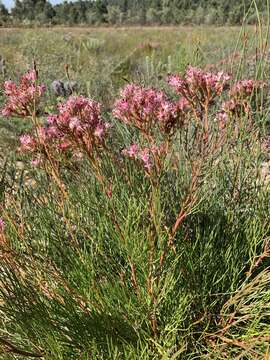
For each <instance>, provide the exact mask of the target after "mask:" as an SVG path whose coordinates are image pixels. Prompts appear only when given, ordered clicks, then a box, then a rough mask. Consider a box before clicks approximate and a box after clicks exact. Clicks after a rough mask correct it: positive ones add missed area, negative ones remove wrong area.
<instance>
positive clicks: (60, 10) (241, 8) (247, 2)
mask: <svg viewBox="0 0 270 360" xmlns="http://www.w3.org/2000/svg"><path fill="white" fill-rule="evenodd" d="M267 8H268V5H267V1H264V0H256V1H255V0H243V1H240V2H236V1H234V0H215V1H213V0H199V1H195V0H186V1H175V0H162V1H161V0H136V1H134V0H98V1H94V0H79V1H75V2H68V1H64V2H63V3H61V4H57V5H54V6H52V5H51V3H50V2H49V1H47V0H38V1H37V0H16V1H15V4H14V7H13V8H12V9H11V13H10V15H9V13H8V11H7V10H6V8H5V7H4V6H3V5H1V11H0V15H1V13H2V14H3V15H2V16H1V21H2V23H3V24H5V23H9V24H12V23H13V24H15V25H18V24H29V23H30V24H31V23H32V24H35V23H37V24H40V23H41V24H52V25H54V24H68V25H76V24H90V25H93V24H96V25H99V24H110V25H121V24H139V25H143V24H147V25H155V24H158V25H160V24H164V25H167V24H175V25H177V24H208V25H209V24H215V25H221V24H230V25H237V24H241V23H242V20H243V15H244V14H245V15H246V16H247V22H248V23H251V24H253V23H255V21H256V18H254V16H253V14H254V11H255V9H258V10H259V11H260V12H261V13H262V14H264V16H265V18H267V12H268V11H267Z"/></svg>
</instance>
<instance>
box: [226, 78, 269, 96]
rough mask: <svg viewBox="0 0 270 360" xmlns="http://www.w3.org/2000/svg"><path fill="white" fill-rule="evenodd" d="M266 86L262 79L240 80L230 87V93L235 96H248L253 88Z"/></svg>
mask: <svg viewBox="0 0 270 360" xmlns="http://www.w3.org/2000/svg"><path fill="white" fill-rule="evenodd" d="M265 86H266V83H265V82H264V81H256V80H240V81H238V82H237V83H236V84H235V85H234V86H233V87H232V89H231V91H230V95H231V96H232V97H235V98H246V97H250V96H251V95H252V93H253V92H254V91H255V90H258V89H262V88H263V87H265Z"/></svg>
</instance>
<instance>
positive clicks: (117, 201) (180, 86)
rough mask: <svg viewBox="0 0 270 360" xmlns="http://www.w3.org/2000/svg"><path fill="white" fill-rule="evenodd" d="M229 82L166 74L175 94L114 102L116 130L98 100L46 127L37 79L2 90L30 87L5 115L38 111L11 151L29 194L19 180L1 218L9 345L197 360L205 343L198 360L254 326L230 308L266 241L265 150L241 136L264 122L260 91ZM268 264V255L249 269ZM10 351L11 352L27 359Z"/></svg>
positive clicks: (137, 89) (68, 353) (1, 287)
mask: <svg viewBox="0 0 270 360" xmlns="http://www.w3.org/2000/svg"><path fill="white" fill-rule="evenodd" d="M30 74H32V75H30ZM229 80H230V77H229V76H228V75H226V74H225V73H223V72H219V73H210V72H205V71H204V70H202V69H197V68H193V67H189V68H188V69H187V72H186V73H185V74H184V75H183V76H180V75H171V76H170V77H169V79H168V82H169V85H171V86H172V87H173V89H174V90H176V91H175V92H176V94H174V95H173V96H172V97H170V95H168V94H167V93H166V92H165V91H161V90H158V89H153V88H144V87H142V86H139V85H135V84H131V85H128V86H127V87H126V88H125V89H123V90H122V91H121V93H120V98H119V99H118V100H116V102H115V104H114V108H113V111H112V114H111V115H113V117H114V118H115V119H116V121H117V120H118V121H119V128H118V127H117V126H115V127H114V129H112V130H113V131H109V129H110V127H111V125H110V123H107V122H106V121H105V120H104V116H103V115H102V108H101V104H99V103H98V102H96V101H95V100H93V99H89V98H86V97H84V96H70V97H68V98H67V99H66V100H65V101H63V102H62V103H59V104H58V105H57V107H56V109H55V111H52V113H50V114H49V115H47V116H46V118H45V117H44V118H43V117H42V116H41V115H40V114H43V113H42V111H41V112H37V111H36V109H37V108H36V106H37V105H40V102H39V101H40V97H41V95H42V93H43V87H42V85H38V84H37V77H36V73H35V72H33V71H30V72H29V73H28V74H27V75H25V76H24V77H23V78H22V81H21V83H20V85H18V86H17V85H15V84H13V83H12V84H13V85H12V86H11V85H9V86H10V87H11V88H12V89H13V88H14V89H16V91H19V90H18V89H19V88H20V89H21V88H23V86H22V84H24V86H25V89H24V91H25V96H24V97H23V99H20V97H18V99H17V97H16V96H15V93H16V91H15V90H12V91H6V95H7V98H8V99H7V104H6V105H5V108H4V112H3V113H4V114H6V115H8V116H9V115H11V114H12V116H16V114H17V116H20V117H22V116H23V117H27V118H28V117H29V116H31V117H32V120H33V121H32V123H33V130H32V131H31V132H30V133H28V134H24V135H22V136H21V137H20V148H19V149H20V151H21V152H22V153H25V154H27V155H28V156H29V157H30V158H31V160H32V161H31V164H32V165H33V166H37V165H39V167H38V169H37V170H36V171H35V170H34V171H31V174H32V173H33V174H34V176H36V177H37V182H36V184H35V185H34V186H33V187H31V186H29V187H28V186H26V187H25V188H24V186H23V185H22V191H18V192H16V194H15V195H14V196H15V198H14V199H15V201H13V199H12V201H10V202H9V203H8V206H6V205H5V204H3V206H1V209H0V210H1V214H2V213H3V218H4V219H5V221H6V225H5V223H4V221H2V220H1V219H0V258H1V264H0V270H1V273H2V274H3V275H1V276H0V294H1V296H3V298H4V299H5V300H4V301H3V302H1V299H0V303H1V313H4V314H7V319H8V321H7V329H8V330H7V331H9V332H10V333H11V332H12V331H13V329H14V326H15V327H16V331H15V335H16V336H14V338H13V340H14V342H15V343H16V342H18V341H19V340H18V339H23V342H24V341H25V339H26V340H29V341H28V342H27V345H28V348H29V349H28V350H29V351H24V352H18V351H17V353H18V354H30V355H29V356H33V357H43V356H45V357H48V359H49V358H50V356H51V354H53V355H54V351H55V349H58V348H59V349H61V350H60V352H61V356H59V358H70V357H72V358H74V359H79V358H85V359H88V357H89V356H90V357H91V358H97V359H99V358H100V359H103V358H104V359H107V358H108V359H110V358H114V359H116V358H117V359H118V358H119V359H120V358H130V359H132V358H137V357H138V356H140V355H141V354H143V355H142V356H143V358H145V359H148V353H149V354H150V355H149V356H150V357H151V358H153V359H154V358H155V359H159V358H160V356H163V354H164V358H170V357H174V358H178V357H179V356H180V357H183V358H185V355H187V356H186V357H187V358H193V357H194V356H197V353H196V352H197V347H198V346H199V345H198V344H200V342H198V338H199V336H200V337H201V338H202V340H200V341H201V342H202V344H201V345H200V346H201V348H202V351H201V353H202V354H204V355H206V356H207V355H208V354H207V351H208V350H207V346H208V345H207V346H206V345H205V344H208V343H209V344H210V348H211V347H212V346H213V347H214V345H215V343H218V342H219V341H220V339H221V338H222V339H223V337H224V336H225V335H224V334H228V333H230V332H231V338H229V340H228V343H229V344H231V342H230V341H234V340H231V339H235V332H234V330H232V329H231V327H233V326H234V325H235V326H236V324H238V316H242V315H243V316H242V320H241V324H240V326H241V327H242V329H244V327H245V326H246V323H247V322H248V321H250V322H251V323H252V326H254V321H253V317H252V316H253V315H254V314H255V315H254V317H257V310H256V311H254V312H252V314H251V315H252V316H251V317H250V318H248V319H247V317H246V314H247V311H249V310H248V309H246V308H243V312H242V313H241V314H238V312H237V311H238V310H237V309H238V307H237V308H234V306H233V304H232V302H230V301H228V307H227V309H226V308H225V310H226V311H227V312H228V317H227V318H226V317H224V315H223V314H224V308H223V305H224V303H225V300H224V299H226V301H227V300H228V299H229V296H230V294H232V295H233V296H235V291H234V290H235V289H237V288H238V286H239V283H240V282H241V281H242V280H243V278H244V277H245V273H244V272H243V271H246V270H247V269H248V268H247V264H248V262H249V261H250V254H251V253H255V252H256V251H257V248H259V246H260V243H259V241H261V239H263V241H264V239H265V236H266V234H268V232H269V219H268V212H269V211H268V210H269V203H268V202H269V201H268V199H269V197H268V196H265V194H263V196H260V192H259V191H258V189H259V188H258V187H257V185H256V184H255V181H254V178H256V174H255V173H256V169H254V163H255V162H256V161H254V159H257V158H256V156H257V155H254V153H255V152H256V151H258V152H259V151H260V150H258V148H259V147H258V146H257V145H258V144H257V142H256V141H257V138H256V136H254V137H252V136H250V131H252V130H253V129H255V131H254V134H255V133H256V131H257V128H255V123H254V122H249V121H246V120H250V119H252V115H253V113H252V111H249V112H248V113H246V112H245V109H250V110H251V109H252V106H254V103H253V96H252V95H253V92H254V91H257V90H258V91H259V90H260V89H262V88H263V87H264V85H263V84H262V83H260V82H258V83H257V82H254V81H252V80H248V81H246V80H243V81H240V82H237V83H236V84H235V85H233V86H231V87H230V85H229ZM54 85H55V86H56V87H58V88H57V89H56V90H57V91H58V94H61V95H66V96H67V95H68V94H67V93H64V92H63V88H64V85H63V84H60V83H55V84H54ZM5 86H6V85H5ZM9 86H8V87H9ZM8 87H7V88H8ZM27 89H28V90H29V89H30V92H29V93H28V90H27ZM31 89H32V90H31ZM20 91H21V90H20ZM57 91H55V92H56V93H57ZM31 94H32V95H31ZM33 94H34V95H33ZM7 108H8V109H9V111H7V110H5V109H7ZM242 113H244V115H242ZM239 120H241V121H242V124H243V125H242V127H241V126H240V123H241V122H240V121H239ZM247 123H249V125H250V124H251V127H249V128H248V131H246V132H245V130H246V128H245V126H246V124H247ZM123 124H125V126H122V125H123ZM252 126H254V127H252ZM117 129H120V131H119V132H117ZM130 129H131V131H129V130H130ZM232 130H233V131H232ZM234 130H236V131H234ZM240 131H242V132H243V134H244V136H243V138H244V141H242V138H241V137H239V136H238V135H239V132H240ZM252 134H253V133H252ZM224 139H225V140H224ZM226 140H228V141H227V142H226ZM254 143H255V145H256V146H253V145H254ZM245 147H246V148H247V149H248V151H244V150H243V149H244V148H245ZM264 147H265V149H266V150H267V151H268V150H269V139H268V140H266V142H265V144H264ZM250 149H251V150H252V151H250ZM78 159H80V160H81V159H87V160H89V161H80V162H79V161H77V160H78ZM70 165H72V166H70ZM89 165H90V166H89ZM40 168H41V171H40ZM73 170H75V171H73ZM76 170H79V171H76ZM44 172H45V173H46V174H47V175H49V178H50V180H53V181H48V178H47V176H43V175H44ZM254 174H255V175H254ZM40 175H42V176H40ZM253 175H254V176H253ZM55 185H57V186H55ZM24 189H25V190H26V191H25V192H24ZM250 194H251V195H250ZM20 196H21V197H20ZM14 213H15V215H16V216H14ZM258 224H259V225H258ZM5 227H6V228H5ZM253 234H254V236H253ZM9 237H10V238H11V239H9ZM254 239H255V240H254ZM258 239H259V240H258ZM252 241H253V242H254V244H255V245H254V246H253V244H251V243H252ZM254 249H255V250H254ZM266 257H269V251H268V249H267V248H266V250H265V253H264V254H263V256H262V257H260V258H258V259H257V258H256V259H255V261H254V262H253V264H252V267H253V268H254V269H256V271H257V270H258V269H259V265H260V266H261V265H262V262H263V259H264V258H266ZM252 267H251V268H252ZM2 269H3V271H2ZM243 269H244V270H243ZM251 273H252V271H251ZM6 274H7V275H6ZM252 274H253V273H252ZM254 275H255V273H254ZM255 276H256V275H255ZM252 279H254V278H253V277H252ZM248 281H249V279H247V282H246V283H247V284H248ZM248 285H249V284H248ZM267 288H269V281H268V282H267ZM29 289H30V290H29ZM240 291H242V289H241V288H240ZM258 291H259V292H260V291H261V287H259V290H258ZM267 291H268V290H267ZM268 292H269V291H268ZM17 298H18V300H17ZM259 299H261V296H260V297H259ZM229 300H230V299H229ZM251 302H252V299H251V300H250V299H247V301H246V302H245V303H243V304H242V305H243V306H244V307H250V306H251V305H250V304H251ZM266 303H269V301H268V299H267V301H266ZM242 305H241V306H242ZM254 308H255V307H254ZM267 309H268V308H266V307H263V310H262V313H263V314H264V313H265V311H266V310H267ZM268 310H269V309H268ZM268 310H267V311H268ZM268 312H269V311H268ZM40 319H41V321H40ZM11 320H12V321H11ZM17 323H18V326H17ZM256 323H257V322H256ZM261 328H262V327H261V323H260V327H259V331H261ZM263 328H264V325H263ZM18 329H19V330H18ZM36 329H37V330H38V331H36ZM184 329H187V330H186V331H185V330H184ZM209 329H210V330H211V331H209ZM252 329H253V327H252ZM241 331H242V330H241ZM17 333H18V334H19V335H21V334H23V335H22V336H17ZM243 333H244V330H243ZM48 334H49V336H48ZM51 334H53V336H51ZM194 334H196V335H194ZM221 334H222V336H221ZM241 334H242V333H241ZM54 335H55V336H54ZM223 335H224V336H223ZM245 335H246V334H245ZM251 336H252V339H251V340H252V341H251V343H252V344H254V332H251ZM44 339H45V340H44ZM164 339H165V340H164ZM222 339H221V340H222ZM243 339H246V338H244V336H242V335H241V341H242V340H243ZM255 340H256V339H255ZM225 343H226V341H225ZM0 344H1V335H0ZM33 344H38V346H37V345H36V346H34V345H33ZM89 344H90V345H89ZM92 344H94V345H92ZM118 344H119V345H118ZM145 344H146V346H149V347H148V348H147V351H145V349H144V350H143V351H144V352H143V351H141V350H138V349H140V347H143V346H145ZM187 344H190V345H188V346H187ZM192 344H195V347H196V349H195V347H192V346H193V345H192ZM238 344H239V343H237V345H238ZM240 344H241V345H242V344H243V341H242V342H241V343H240ZM12 345H13V344H12V343H11V346H8V345H6V344H5V346H7V349H8V351H9V350H10V351H14V349H15V350H18V349H19V350H20V346H19V347H18V349H17V348H15V347H14V346H12ZM23 346H25V345H24V343H23V344H22V347H23ZM189 346H191V347H192V349H191V350H190V349H189ZM247 348H248V347H247V346H245V350H246V349H247ZM43 349H44V351H43ZM112 349H113V351H111V350H112ZM115 349H116V350H115ZM130 349H132V350H130ZM179 349H180V352H181V353H179ZM224 349H225V347H224V346H222V354H225V356H226V357H227V353H226V352H225V351H224ZM30 350H31V351H30ZM130 351H132V352H130ZM226 351H227V350H226ZM139 353H140V354H139ZM129 354H132V355H131V356H129ZM134 354H136V355H134ZM144 354H146V357H144ZM62 355H63V356H62ZM88 355H89V356H88ZM210 355H212V353H211V354H210ZM234 355H235V352H233V356H232V358H234V357H235V356H234ZM56 356H58V354H56ZM190 356H191V357H190ZM198 358H199V356H198ZM216 358H219V356H217V357H216Z"/></svg>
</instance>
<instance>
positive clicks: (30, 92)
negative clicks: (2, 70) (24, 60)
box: [2, 70, 45, 117]
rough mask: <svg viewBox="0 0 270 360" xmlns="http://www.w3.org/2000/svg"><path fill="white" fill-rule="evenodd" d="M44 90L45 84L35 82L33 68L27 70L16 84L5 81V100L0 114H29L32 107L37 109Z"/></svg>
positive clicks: (22, 115) (31, 111) (35, 75)
mask: <svg viewBox="0 0 270 360" xmlns="http://www.w3.org/2000/svg"><path fill="white" fill-rule="evenodd" d="M44 91H45V86H44V85H38V84H37V72H36V71H35V70H29V71H28V72H27V73H26V74H24V75H23V76H22V77H21V80H20V83H19V84H18V85H17V84H15V83H14V82H13V81H10V80H9V81H5V83H4V92H5V95H6V97H7V102H6V104H5V106H4V107H3V109H2V115H3V116H6V117H10V116H19V117H27V116H31V115H32V113H33V111H34V109H37V106H38V105H39V102H40V98H41V96H42V95H43V93H44Z"/></svg>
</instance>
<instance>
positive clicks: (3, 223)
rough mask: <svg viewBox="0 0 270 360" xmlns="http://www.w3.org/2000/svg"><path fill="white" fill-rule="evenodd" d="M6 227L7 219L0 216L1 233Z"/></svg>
mask: <svg viewBox="0 0 270 360" xmlns="http://www.w3.org/2000/svg"><path fill="white" fill-rule="evenodd" d="M5 227H6V223H5V221H4V220H3V219H2V218H0V233H3V232H4V230H5Z"/></svg>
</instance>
